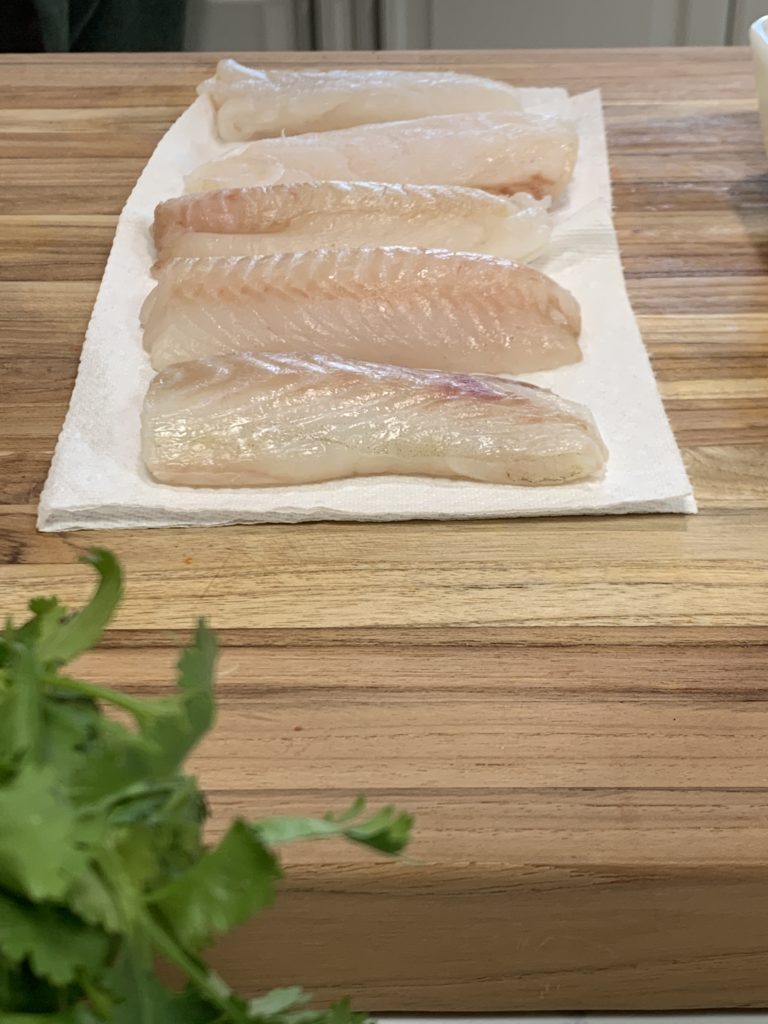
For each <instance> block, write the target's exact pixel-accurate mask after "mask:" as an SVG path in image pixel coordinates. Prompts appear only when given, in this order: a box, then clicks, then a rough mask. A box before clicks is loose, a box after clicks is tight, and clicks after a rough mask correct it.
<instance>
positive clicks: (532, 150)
mask: <svg viewBox="0 0 768 1024" xmlns="http://www.w3.org/2000/svg"><path fill="white" fill-rule="evenodd" d="M577 150H578V136H577V134H576V131H575V129H574V127H573V125H572V124H570V123H568V122H565V121H562V120H561V119H560V118H559V117H556V116H555V115H554V114H526V113H520V112H516V111H490V112H485V113H478V114H443V115H439V116H435V117H424V118H420V119H417V120H413V121H387V122H385V123H384V124H367V125H358V126H357V127H355V128H344V129H341V130H339V131H334V132H310V133H309V134H307V135H294V136H292V137H289V138H276V139H262V140H260V141H258V142H248V143H246V144H245V145H244V146H236V147H233V148H232V149H231V150H230V151H229V152H228V153H225V154H224V156H221V157H219V158H217V159H215V160H211V161H209V162H208V163H205V164H202V165H201V166H200V167H198V168H197V169H196V170H195V171H193V172H192V173H191V174H190V175H189V176H188V177H187V178H186V189H187V191H188V192H204V191H206V190H207V189H215V188H243V187H249V186H253V185H291V184H294V183H295V182H300V181H382V182H395V183H397V182H399V183H405V184H412V185H462V186H468V187H470V188H482V189H485V190H487V191H489V192H499V193H502V194H505V195H514V194H515V193H516V192H528V193H530V194H531V195H532V196H534V197H535V198H537V199H541V198H542V197H543V196H558V195H560V193H561V192H563V190H564V189H565V188H566V186H567V185H568V182H569V181H570V179H571V175H572V174H573V168H574V165H575V162H576V154H577Z"/></svg>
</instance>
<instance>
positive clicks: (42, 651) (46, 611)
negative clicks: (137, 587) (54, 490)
mask: <svg viewBox="0 0 768 1024" xmlns="http://www.w3.org/2000/svg"><path fill="white" fill-rule="evenodd" d="M82 560H83V561H84V562H89V563H90V564H91V565H92V566H93V567H94V568H95V569H96V571H97V572H98V573H99V575H100V576H101V582H100V583H99V586H98V587H97V589H96V593H95V594H94V595H93V597H92V598H91V600H90V601H89V602H88V604H87V605H86V606H85V608H83V609H82V610H81V611H79V612H78V613H77V614H76V615H73V616H72V618H70V619H62V618H61V617H60V616H59V615H57V614H56V613H57V612H59V611H63V609H62V608H61V606H59V605H58V604H57V605H52V604H51V603H50V602H47V603H46V604H45V605H41V604H40V603H38V608H42V612H41V611H38V610H37V609H35V608H32V610H33V611H36V614H37V616H38V619H42V621H41V625H40V627H39V628H40V629H42V632H40V634H39V639H38V644H37V650H38V655H39V657H40V660H41V661H43V662H46V661H48V662H56V663H57V664H59V665H64V664H66V662H68V661H72V659H73V658H76V657H77V655H78V654H82V653H83V651H87V650H88V648H89V647H93V646H94V644H96V643H97V642H98V641H99V640H100V639H101V634H102V633H103V632H104V630H105V629H106V626H107V623H108V622H109V620H110V619H111V618H112V615H113V613H114V611H115V608H116V607H117V605H118V604H119V602H120V598H121V597H122V594H123V580H122V573H121V572H120V566H119V564H118V562H117V559H116V558H115V556H114V555H113V554H112V553H111V552H110V551H105V550H104V549H103V548H93V549H92V550H91V551H89V552H88V554H87V555H85V556H84V557H83V559H82ZM30 607H32V606H31V605H30ZM54 615H56V619H54ZM56 620H57V621H56ZM43 627H44V628H43Z"/></svg>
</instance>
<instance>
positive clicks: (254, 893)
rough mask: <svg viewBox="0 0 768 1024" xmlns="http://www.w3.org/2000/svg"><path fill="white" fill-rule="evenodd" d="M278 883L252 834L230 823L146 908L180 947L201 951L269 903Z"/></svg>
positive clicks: (275, 872)
mask: <svg viewBox="0 0 768 1024" xmlns="http://www.w3.org/2000/svg"><path fill="white" fill-rule="evenodd" d="M280 877H281V872H280V867H279V865H278V863H277V861H276V859H275V857H274V856H273V855H272V854H271V853H270V852H269V850H268V849H267V848H266V846H264V844H263V843H262V842H261V840H260V839H259V838H258V836H257V835H256V833H255V832H254V830H253V829H252V828H250V827H249V826H248V825H247V824H246V823H245V822H243V821H239V820H238V821H234V822H233V823H232V825H231V826H230V828H229V830H228V831H227V833H226V835H225V836H224V838H223V839H222V840H221V842H220V843H219V844H218V846H216V847H214V848H213V849H211V850H208V851H207V852H206V853H205V854H204V855H203V856H202V857H201V859H200V860H199V861H198V862H197V863H196V864H195V865H194V866H193V867H192V868H191V869H190V870H189V871H187V872H186V873H185V874H184V875H182V876H181V877H180V878H178V879H176V881H175V882H172V883H171V884H170V885H168V886H165V887H164V888H163V889H161V890H160V891H159V892H156V893H154V894H152V896H151V897H150V900H151V903H152V904H153V905H154V906H155V907H156V909H157V910H158V911H159V912H160V913H161V914H162V916H163V918H164V920H165V922H166V923H167V925H168V926H169V927H170V929H171V930H172V931H173V933H174V934H175V936H176V937H177V939H178V941H179V942H181V943H182V945H184V946H186V947H188V948H189V949H192V950H198V949H201V948H202V947H203V946H205V945H207V944H208V943H209V942H210V941H211V939H212V938H213V936H214V934H216V933H217V932H225V931H229V930H230V929H232V928H234V927H235V926H236V925H238V924H241V923H242V922H243V921H245V920H246V918H248V917H250V916H251V914H253V913H254V911H256V910H259V909H261V908H262V907H266V906H268V905H269V904H270V903H271V902H272V900H273V898H274V883H275V882H276V881H277V879H278V878H280Z"/></svg>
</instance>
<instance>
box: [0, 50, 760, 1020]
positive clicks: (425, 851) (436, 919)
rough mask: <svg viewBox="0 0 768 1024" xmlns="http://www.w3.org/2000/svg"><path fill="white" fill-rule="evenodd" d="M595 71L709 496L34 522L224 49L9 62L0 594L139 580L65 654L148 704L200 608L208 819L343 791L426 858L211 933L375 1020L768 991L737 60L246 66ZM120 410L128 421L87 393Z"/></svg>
mask: <svg viewBox="0 0 768 1024" xmlns="http://www.w3.org/2000/svg"><path fill="white" fill-rule="evenodd" d="M242 59H243V60H245V61H247V62H253V63H259V64H262V65H268V66H290V65H295V64H299V63H303V62H309V61H311V62H315V63H319V64H321V65H326V66H338V65H345V66H361V65H362V66H365V65H370V64H372V63H374V62H375V63H379V64H382V65H385V66H392V67H397V66H403V67H415V66H434V67H450V68H458V69H461V70H466V71H470V72H473V73H479V74H487V75H491V76H495V77H499V78H502V79H505V80H507V81H510V82H516V83H519V84H522V85H529V86H539V85H554V86H565V87H566V88H568V89H570V90H571V91H573V92H581V91H585V90H588V89H592V88H596V87H599V88H601V89H602V90H603V97H604V101H605V112H606V116H607V121H608V131H609V145H610V150H611V160H612V168H613V179H614V196H615V203H616V223H617V228H618V231H619V240H620V243H621V247H622V253H623V257H624V266H625V270H626V273H627V277H628V282H629V288H630V295H631V298H632V301H633V304H634V307H635V310H636V312H637V313H638V314H639V319H640V326H641V328H642V330H643V333H644V336H645V340H646V342H647V344H648V347H649V349H650V352H651V356H652V359H653V364H654V368H655V371H656V374H657V377H658V380H659V382H660V386H661V390H662V395H663V397H664V400H665V403H666V408H667V411H668V413H669V415H670V418H671V422H672V426H673V429H674V431H675V433H676V437H677V440H678V442H679V443H680V445H681V446H682V449H683V453H684V456H685V460H686V464H687V467H688V470H689V472H690V474H691V477H692V481H693V485H694V489H695V491H696V494H697V497H698V499H699V503H700V509H701V515H699V516H697V517H681V516H664V515H660V516H647V517H639V516H637V517H635V516H621V517H605V518H598V517H590V518H588V519H569V518H563V519H559V520H551V519H550V520H546V519H541V520H536V519H533V520H527V521H515V522H509V521H502V522H496V521H489V522H463V523H461V522H454V523H451V522H438V523H426V522H422V523H389V524H384V523H380V524H350V523H346V524H342V523H335V524H304V525H292V526H261V527H254V526H246V527H228V528H223V529H220V530H217V531H210V530H205V531H204V530H196V529H186V530H156V531H149V532H146V531H142V532H138V531H116V532H109V531H98V533H91V534H89V533H87V532H86V533H76V534H70V535H67V534H59V535H40V534H37V533H36V532H35V529H34V521H35V508H36V501H37V497H38V494H39V491H40V487H41V485H42V482H43V480H44V477H45V474H46V472H47V469H48V464H49V461H50V458H51V453H52V449H53V445H54V441H55V439H56V436H57V434H58V432H59V429H60V427H61V423H62V419H63V416H64V412H65V409H66V405H67V401H68V398H69V392H70V389H71V386H72V382H73V380H74V376H75V372H76V368H77V358H78V352H79V348H80V345H81V342H82V338H83V334H84V330H85V327H86V324H87V321H88V317H89V314H90V309H91V306H92V303H93V299H94V296H95V294H96V290H97V287H98V282H99V280H100V277H101V274H102V271H103V268H104V262H105V259H106V256H107V253H108V250H109V247H110V244H111V240H112V234H113V231H114V225H115V222H116V218H117V214H118V213H119V211H120V209H121V207H122V204H123V202H124V201H125V198H126V196H127V194H128V192H129V191H130V189H131V187H132V184H133V182H134V181H135V180H136V178H137V176H138V174H139V172H140V170H141V168H142V167H143V165H144V163H145V162H146V160H147V157H148V156H149V154H150V153H151V152H152V150H153V148H154V146H155V144H156V143H157V140H158V139H159V138H160V136H161V135H162V133H163V132H164V131H165V130H166V128H167V127H168V125H169V124H170V123H171V122H172V121H173V120H174V119H175V118H176V117H177V116H178V115H179V113H180V112H181V111H182V110H183V109H184V108H185V107H186V106H187V105H188V104H189V102H190V101H191V99H192V98H193V96H194V86H195V84H196V83H197V82H198V81H199V80H200V79H201V78H203V77H205V76H207V75H208V74H210V72H211V70H212V68H213V66H214V61H215V55H212V54H184V55H170V54H169V55H163V54H160V55H134V56H131V55H115V54H109V55H102V56H99V55H83V54H78V55H72V56H53V55H24V56H4V57H0V86H2V88H0V181H2V188H0V252H1V253H2V259H0V277H1V278H2V280H0V360H2V383H3V389H2V390H3V399H2V402H0V458H2V470H3V471H2V474H0V500H1V501H2V502H3V505H2V508H1V509H0V555H1V556H2V562H3V565H2V567H0V596H2V611H3V612H6V611H10V612H13V613H14V614H20V613H21V610H22V607H23V604H24V602H25V600H26V599H27V597H29V596H30V595H32V594H36V593H51V592H56V593H58V594H59V595H60V597H61V598H62V599H64V600H66V601H68V602H71V603H77V602H79V601H82V600H83V599H84V598H85V596H86V594H87V593H88V591H89V589H90V587H91V583H92V580H91V574H90V573H89V571H88V570H87V569H85V568H84V567H82V566H80V565H78V564H77V561H76V559H77V556H78V555H79V554H80V553H81V552H82V551H83V550H85V549H86V548H87V547H88V546H89V545H90V544H93V543H99V544H105V543H106V544H108V545H109V546H111V547H112V548H113V549H114V550H115V551H116V552H117V554H118V555H119V556H120V558H121V559H122V560H123V562H124V564H125V567H126V570H127V574H128V589H127V594H126V599H125V602H124V604H123V607H122V610H121V611H120V613H119V615H118V617H117V619H116V621H115V624H114V627H113V628H112V629H111V630H110V631H109V633H108V636H107V638H106V640H105V642H104V643H103V644H102V646H101V648H100V649H99V650H97V651H95V652H93V653H91V654H89V655H88V656H87V657H85V658H83V659H82V660H81V662H80V663H79V665H78V666H77V670H78V671H79V672H81V673H82V674H83V675H85V676H87V677H89V678H94V679H103V680H106V681H109V682H110V683H113V684H119V685H122V686H124V687H125V688H126V689H128V690H131V691H132V692H137V693H143V694H147V693H161V692H163V691H164V689H165V688H166V686H167V685H168V681H169V680H170V678H171V674H172V666H173V662H174V659H175V652H176V649H177V647H178V645H179V644H181V643H182V642H183V641H184V640H185V639H186V638H187V637H188V636H189V633H190V627H191V624H192V622H193V620H194V618H195V617H196V616H197V615H199V614H205V615H206V616H207V617H208V618H209V619H210V621H211V623H212V624H213V625H214V626H215V627H216V629H217V630H218V632H219V636H220V639H221V642H222V645H223V654H222V658H221V665H220V671H219V699H220V715H219V721H218V725H217V728H216V731H215V733H214V734H213V735H212V736H211V737H210V738H209V739H208V740H207V741H206V743H205V744H204V746H203V747H202V748H201V750H200V751H199V753H198V755H197V756H196V758H195V762H194V767H195V769H196V770H197V771H198V772H199V775H200V778H201V781H202V784H203V785H204V787H205V788H206V789H207V791H208V793H209V796H210V801H211V806H212V809H213V812H214V816H213V826H212V831H213V832H214V833H216V832H219V831H221V829H222V828H223V826H224V825H225V823H226V822H227V820H228V819H229V818H230V817H231V816H232V815H233V814H236V813H238V814H245V815H252V816H255V815H264V814H273V813H277V812H280V811H302V812H316V811H322V810H325V809H330V808H339V807H342V806H344V805H345V804H346V803H347V802H348V801H349V799H350V797H351V796H353V795H354V794H356V793H357V792H358V791H361V790H362V791H365V792H367V793H368V794H369V795H370V797H371V800H372V801H373V802H374V803H381V802H385V801H392V802H394V803H396V804H398V805H399V806H402V807H406V808H409V809H410V810H412V811H413V812H414V813H415V815H416V837H415V841H414V844H413V850H412V853H413V859H412V860H411V861H409V862H407V863H402V864H399V863H390V862H382V861H380V860H379V859H377V858H375V857H372V856H370V855H364V854H363V853H362V852H358V851H355V850H350V849H347V848H345V847H341V846H336V845H331V844H325V845H323V844H321V845H314V846H313V845H305V846H301V847H296V848H293V849H288V850H287V851H286V864H287V868H288V877H287V879H286V882H285V884H284V886H283V892H282V895H281V897H280V899H279V901H278V904H277V905H276V907H275V908H274V909H272V910H270V911H268V912H267V913H265V914H264V915H263V916H262V917H260V918H258V919H257V920H255V921H254V922H253V923H252V924H251V925H249V926H247V927H246V928H245V929H243V931H242V932H241V933H239V934H238V935H236V936H235V937H234V938H233V939H231V940H229V941H227V942H226V943H224V944H223V945H222V946H221V947H220V949H219V950H218V951H217V953H216V960H217V963H218V966H219V967H220V968H221V969H222V971H223V972H224V973H225V974H226V976H227V977H228V978H229V979H230V980H231V981H233V982H234V983H236V984H238V985H239V986H241V987H242V988H244V989H248V990H253V991H257V990H260V989H262V988H263V987H265V986H268V985H273V984H290V983H294V982H300V983H303V984H304V985H305V986H306V987H307V988H308V989H310V990H314V991H315V992H316V993H317V994H318V995H319V997H321V998H322V999H328V998H331V997H336V996H339V995H341V994H343V993H346V992H350V993H351V994H352V995H353V997H354V999H355V1002H356V1003H357V1004H358V1005H359V1006H361V1007H365V1008H368V1009H378V1010H391V1011H394V1010H407V1011H493V1010H507V1011H509V1010H556V1009H562V1010H580V1009H590V1010H608V1009H633V1010H650V1009H674V1008H702V1007H704V1008H708V1007H763V1006H766V1005H768V928H767V927H766V909H765V908H766V906H768V815H767V813H766V806H767V805H768V704H767V703H766V702H767V701H768V651H767V650H766V645H768V593H766V580H767V578H768V573H767V572H766V569H767V568H768V566H767V565H766V562H767V561H768V260H767V259H766V251H768V250H766V241H768V160H767V159H766V157H765V154H764V153H763V151H762V147H761V142H760V133H759V128H758V122H757V117H756V113H755V101H754V97H753V84H752V78H751V68H750V64H749V59H748V55H747V53H746V51H743V50H738V49H735V50H734V49H728V50H726V49H723V50H718V49H713V50H685V51H683V50H642V51H639V50H638V51H610V50H601V51H593V52H584V51H572V50H571V51H552V52H547V51H541V50H537V51H535V52H533V51H532V52H497V51H483V52H482V53H479V52H462V53H439V52H435V53H429V54H420V53H415V52H410V53H400V54H398V53H387V54H375V55H372V54H366V53H352V54H330V53H329V54H312V55H299V54H286V55H275V54H267V55H254V54H247V55H243V56H242ZM104 414H105V416H106V415H108V414H109V410H106V409H105V412H104Z"/></svg>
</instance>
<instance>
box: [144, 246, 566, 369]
mask: <svg viewBox="0 0 768 1024" xmlns="http://www.w3.org/2000/svg"><path fill="white" fill-rule="evenodd" d="M142 322H143V323H144V345H145V348H146V350H147V352H148V353H149V354H150V358H151V360H152V365H153V366H154V367H155V369H157V370H160V369H163V368H164V367H166V366H169V365H170V364H171V363H180V362H185V361H186V360H188V359H201V358H205V357H207V356H210V355H215V354H219V353H225V352H238V351H249V352H302V353H313V354H314V353H325V354H331V353H332V354H334V355H340V356H343V357H344V358H348V359H362V360H370V361H372V362H380V363H397V364H398V365H400V366H409V367H425V366H426V367H430V368H432V369H436V370H447V371H450V372H461V373H472V372H485V373H527V372H529V371H532V370H550V369H553V368H554V367H557V366H561V365H563V364H564V363H573V362H576V361H578V360H579V359H580V358H581V351H580V349H579V343H578V336H579V331H580V313H579V305H578V303H577V302H576V300H575V299H574V298H573V296H572V295H571V294H570V293H569V292H567V291H565V289H563V288H561V287H560V286H559V285H557V284H555V282H554V281H552V280H551V279H550V278H548V277H547V276H546V275H544V274H542V273H541V272H540V271H538V270H534V269H533V268H531V267H527V266H525V264H522V263H516V262H514V260H505V259H500V258H498V257H495V256H478V255H473V254H471V253H456V252H447V251H444V250H438V249H431V250H425V249H409V248H400V247H397V246H389V247H383V248H365V249H318V250H315V251H313V252H305V253H291V254H285V255H282V256H259V257H255V258H249V257H242V258H233V259H216V258H212V259H199V260H194V259H192V260H173V261H171V262H170V263H169V264H168V265H167V267H166V268H165V270H164V271H163V272H162V273H161V275H160V278H159V281H158V283H157V285H156V287H155V289H154V291H153V292H152V293H151V294H150V296H149V297H148V299H147V301H146V302H145V305H144V309H143V310H142Z"/></svg>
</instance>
